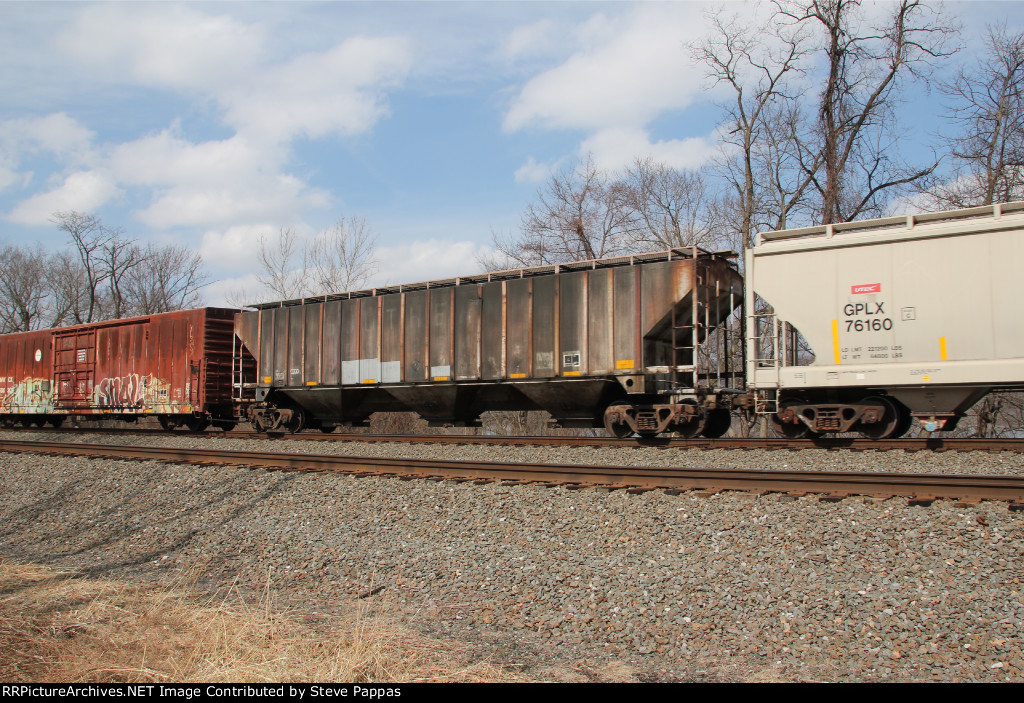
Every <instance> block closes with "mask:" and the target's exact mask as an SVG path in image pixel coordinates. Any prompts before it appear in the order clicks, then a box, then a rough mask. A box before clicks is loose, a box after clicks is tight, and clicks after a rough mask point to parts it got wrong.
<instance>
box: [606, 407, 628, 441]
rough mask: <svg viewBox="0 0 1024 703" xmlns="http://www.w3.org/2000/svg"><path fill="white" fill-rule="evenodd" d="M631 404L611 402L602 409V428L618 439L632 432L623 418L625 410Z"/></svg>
mask: <svg viewBox="0 0 1024 703" xmlns="http://www.w3.org/2000/svg"><path fill="white" fill-rule="evenodd" d="M630 407H632V406H630V405H628V404H626V403H613V404H612V405H609V406H608V407H607V409H605V411H604V428H605V429H606V430H608V434H610V435H611V436H612V437H616V438H618V439H625V438H626V437H629V436H631V435H632V434H633V428H632V427H630V426H629V423H628V422H626V421H625V420H624V419H623V418H625V416H626V410H627V409H628V408H630Z"/></svg>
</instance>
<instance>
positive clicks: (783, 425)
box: [768, 406, 814, 439]
mask: <svg viewBox="0 0 1024 703" xmlns="http://www.w3.org/2000/svg"><path fill="white" fill-rule="evenodd" d="M783 407H785V406H783ZM768 419H769V421H770V422H771V424H772V429H773V430H775V431H776V432H778V433H779V434H780V435H782V436H783V437H785V438H786V439H800V438H801V437H807V436H808V435H811V436H813V435H814V433H812V432H811V430H810V428H809V427H808V426H807V425H805V424H804V423H803V421H800V422H795V423H794V422H783V421H782V420H781V419H779V415H778V413H775V414H773V415H770V416H769V417H768Z"/></svg>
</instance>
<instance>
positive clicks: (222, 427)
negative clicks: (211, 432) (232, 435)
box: [213, 422, 238, 432]
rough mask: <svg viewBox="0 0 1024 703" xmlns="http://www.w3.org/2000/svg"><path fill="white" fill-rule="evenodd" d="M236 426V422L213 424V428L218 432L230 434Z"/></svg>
mask: <svg viewBox="0 0 1024 703" xmlns="http://www.w3.org/2000/svg"><path fill="white" fill-rule="evenodd" d="M237 424H238V423H237V422H214V423H213V426H214V427H216V428H217V429H218V430H224V431H225V432H230V431H231V430H233V429H235V425H237Z"/></svg>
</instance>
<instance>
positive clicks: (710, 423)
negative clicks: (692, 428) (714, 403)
mask: <svg viewBox="0 0 1024 703" xmlns="http://www.w3.org/2000/svg"><path fill="white" fill-rule="evenodd" d="M730 427H732V413H730V412H729V411H728V410H723V409H722V408H715V409H714V410H709V411H708V413H707V420H706V421H705V422H704V429H703V430H702V431H701V434H703V435H704V436H705V437H707V438H709V439H717V438H718V437H721V436H722V435H724V434H725V433H726V432H728V431H729V428H730Z"/></svg>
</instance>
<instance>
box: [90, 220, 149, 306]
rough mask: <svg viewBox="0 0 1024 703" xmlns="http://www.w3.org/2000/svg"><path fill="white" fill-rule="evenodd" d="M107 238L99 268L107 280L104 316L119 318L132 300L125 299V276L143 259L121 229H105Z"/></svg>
mask: <svg viewBox="0 0 1024 703" xmlns="http://www.w3.org/2000/svg"><path fill="white" fill-rule="evenodd" d="M106 233H107V238H106V241H105V242H104V243H103V246H102V259H101V261H100V266H101V270H102V272H103V275H104V277H105V278H106V282H107V290H108V293H107V296H106V299H105V303H106V309H105V310H104V312H105V315H104V316H105V317H107V318H108V319H114V320H117V319H120V318H122V317H126V316H127V315H128V314H130V313H129V310H130V309H131V308H132V302H131V301H129V300H126V299H125V291H124V283H125V279H126V277H128V276H130V275H131V273H132V272H133V271H134V270H135V269H137V268H138V267H139V265H140V264H141V263H142V261H143V258H144V257H143V254H142V251H141V250H140V249H139V247H138V245H137V244H136V243H135V241H134V240H131V239H125V238H124V237H123V234H124V232H123V231H122V230H121V229H119V228H118V229H109V228H108V229H106Z"/></svg>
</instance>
